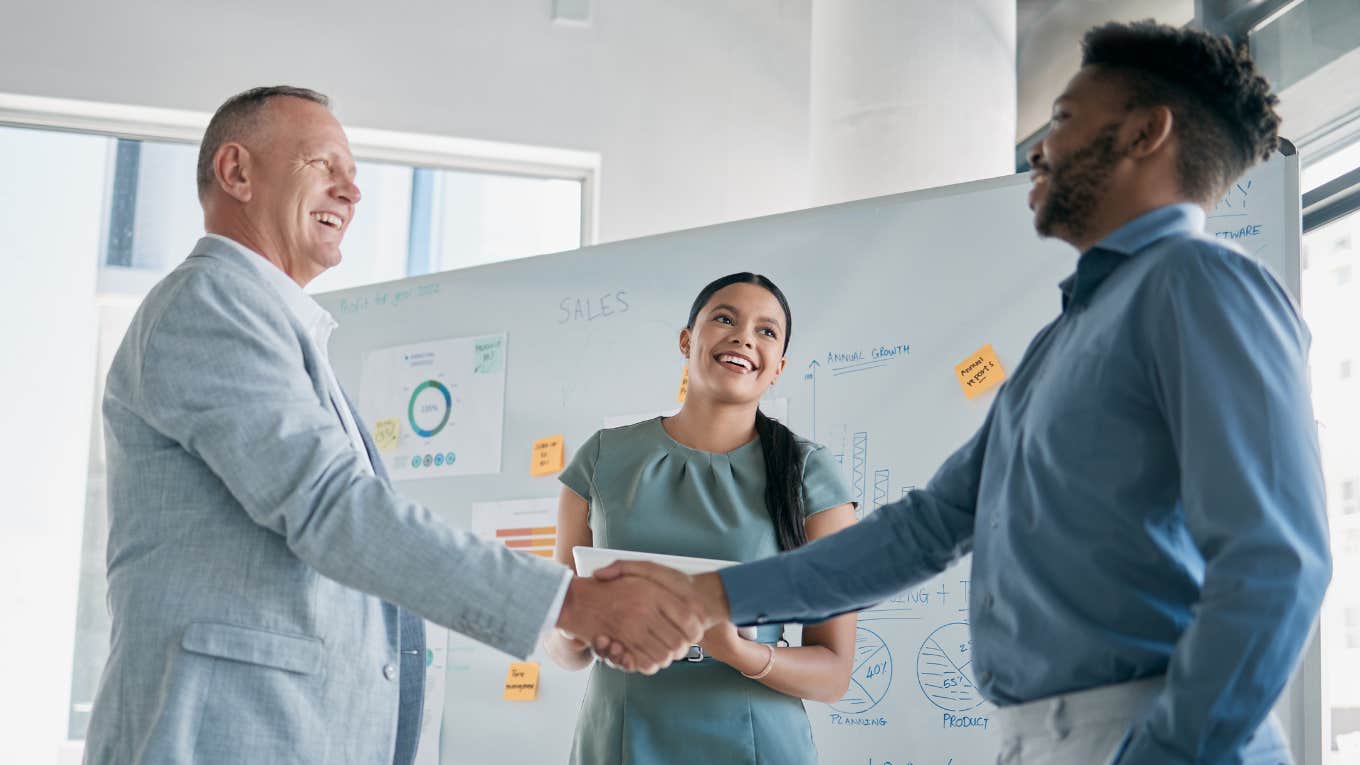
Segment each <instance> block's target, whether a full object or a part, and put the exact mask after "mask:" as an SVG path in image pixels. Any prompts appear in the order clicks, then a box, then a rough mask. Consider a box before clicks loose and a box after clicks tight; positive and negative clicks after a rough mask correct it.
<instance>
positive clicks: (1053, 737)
mask: <svg viewBox="0 0 1360 765" xmlns="http://www.w3.org/2000/svg"><path fill="white" fill-rule="evenodd" d="M1163 685H1165V678H1163V677H1155V678H1147V679H1144V680H1136V681H1134V682H1131V683H1121V684H1119V685H1106V686H1102V687H1099V688H1091V689H1088V690H1084V691H1077V692H1075V693H1066V694H1062V695H1060V696H1051V697H1049V698H1046V699H1039V700H1038V701H1031V702H1028V703H1025V704H1016V705H1013V706H1008V707H1001V708H999V709H997V710H996V712H995V713H994V714H993V719H994V720H996V722H997V728H998V729H999V731H1000V734H1001V752H1000V754H998V755H997V758H996V762H997V765H1107V764H1108V763H1110V762H1111V761H1112V759H1113V758H1114V756H1115V755H1116V754H1117V753H1118V750H1119V748H1120V745H1121V744H1122V743H1123V742H1124V736H1125V735H1126V734H1127V733H1128V732H1129V728H1130V726H1132V725H1133V724H1134V723H1135V722H1137V721H1138V720H1140V719H1142V718H1143V715H1144V714H1146V713H1147V711H1148V710H1149V708H1151V706H1152V705H1153V704H1154V703H1155V702H1156V699H1157V694H1158V693H1160V692H1161V690H1162V687H1163ZM1229 762H1233V763H1242V765H1292V763H1293V759H1292V757H1291V755H1290V753H1289V742H1288V741H1287V740H1286V739H1285V737H1284V731H1283V730H1282V729H1281V728H1280V723H1279V721H1277V720H1276V719H1275V716H1274V715H1273V714H1272V715H1270V716H1269V717H1267V718H1266V720H1265V722H1263V723H1261V727H1260V728H1257V730H1256V732H1255V733H1254V734H1252V736H1251V738H1250V739H1248V740H1247V743H1246V744H1244V745H1243V747H1242V749H1241V750H1240V751H1239V752H1238V753H1237V758H1236V759H1231V760H1229Z"/></svg>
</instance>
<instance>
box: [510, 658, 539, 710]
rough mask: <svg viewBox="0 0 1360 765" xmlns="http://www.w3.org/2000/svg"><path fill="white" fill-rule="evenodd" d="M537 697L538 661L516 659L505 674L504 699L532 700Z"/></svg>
mask: <svg viewBox="0 0 1360 765" xmlns="http://www.w3.org/2000/svg"><path fill="white" fill-rule="evenodd" d="M536 698H538V662H536V661H518V662H515V663H513V664H511V665H510V671H509V672H507V673H506V675H505V700H506V701H533V700H534V699H536Z"/></svg>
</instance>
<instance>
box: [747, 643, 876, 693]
mask: <svg viewBox="0 0 1360 765" xmlns="http://www.w3.org/2000/svg"><path fill="white" fill-rule="evenodd" d="M730 658H731V661H728V662H727V663H728V664H730V665H731V666H732V667H733V668H735V669H736V670H737V671H739V672H741V673H743V674H746V675H756V674H759V673H760V671H761V670H763V669H764V668H765V663H766V662H767V661H769V658H770V649H769V648H768V647H767V646H766V645H765V644H763V643H755V642H751V643H749V644H748V645H746V646H743V647H742V648H741V650H740V651H739V652H738V655H734V656H732V657H730ZM756 682H758V683H762V684H763V685H765V686H767V687H769V688H773V689H774V690H776V691H779V692H780V693H785V694H788V695H790V696H797V697H798V698H801V699H810V700H812V701H821V702H824V703H831V702H834V701H838V700H839V699H840V698H841V697H842V696H844V695H845V690H846V689H847V688H848V687H850V665H849V662H847V661H846V660H845V659H844V658H842V657H840V656H837V655H836V653H835V652H833V651H832V650H831V649H829V648H827V647H826V646H820V645H804V646H790V647H787V648H775V649H774V665H773V666H772V667H771V668H770V673H769V674H768V675H765V677H763V678H761V679H760V680H757V681H756Z"/></svg>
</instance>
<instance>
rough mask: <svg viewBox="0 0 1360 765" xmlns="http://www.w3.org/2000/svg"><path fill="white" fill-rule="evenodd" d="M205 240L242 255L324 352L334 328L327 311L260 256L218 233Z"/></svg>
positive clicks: (332, 319) (332, 318) (331, 318)
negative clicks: (210, 240) (212, 241)
mask: <svg viewBox="0 0 1360 765" xmlns="http://www.w3.org/2000/svg"><path fill="white" fill-rule="evenodd" d="M205 236H206V237H208V238H211V239H215V240H217V241H219V242H222V243H223V244H226V245H227V246H229V247H231V248H232V249H233V250H235V251H236V252H238V253H241V254H242V255H245V256H246V260H247V261H249V262H250V264H251V265H252V266H254V267H255V270H256V271H257V272H259V274H260V276H261V277H262V278H263V279H264V280H265V281H266V282H268V283H269V286H271V287H273V288H274V291H275V292H277V293H278V294H279V297H281V298H283V304H284V305H285V306H287V307H288V310H289V311H290V312H291V313H292V314H293V317H294V318H296V319H297V320H298V322H299V323H301V324H302V326H304V327H306V328H307V331H308V332H311V333H312V338H313V339H314V340H316V341H317V342H318V343H319V344H320V345H321V347H322V349H323V350H324V349H325V345H326V340H327V339H328V338H329V336H330V333H331V330H333V329H335V327H336V326H337V324H336V321H335V317H333V316H331V314H330V312H329V311H327V310H326V309H324V308H322V307H321V305H320V304H319V303H317V302H316V301H315V300H313V299H312V296H311V295H308V294H307V293H306V292H303V291H302V288H301V287H299V286H298V283H297V282H295V281H293V280H292V279H291V278H290V277H289V276H288V274H285V273H284V272H283V270H282V269H280V268H279V267H278V266H275V265H274V264H273V263H270V262H269V261H268V260H266V259H265V257H264V256H263V255H261V254H260V253H258V252H255V251H254V250H252V249H250V248H249V247H246V246H245V245H243V244H241V243H240V242H238V241H236V240H235V239H229V238H227V237H225V236H222V235H221V234H205Z"/></svg>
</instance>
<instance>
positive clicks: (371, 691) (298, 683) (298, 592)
mask: <svg viewBox="0 0 1360 765" xmlns="http://www.w3.org/2000/svg"><path fill="white" fill-rule="evenodd" d="M245 257H247V256H246V255H245V254H244V253H238V252H236V251H234V250H233V249H232V248H230V247H228V246H226V245H224V244H222V243H220V242H217V241H215V240H212V239H206V238H205V239H202V240H200V241H199V243H198V245H197V246H196V247H195V249H194V251H193V253H192V254H191V255H190V256H189V257H188V259H187V260H185V262H184V263H183V264H181V265H180V266H179V267H178V268H176V269H175V271H174V272H172V273H171V274H170V275H169V276H167V277H166V278H165V280H164V281H162V282H161V283H160V284H158V285H157V286H156V287H155V288H154V289H152V291H151V293H150V294H149V295H148V296H147V298H146V300H145V302H144V303H143V304H142V306H141V308H140V309H139V310H138V312H137V315H136V317H135V318H134V319H133V322H132V326H131V328H130V329H129V331H128V334H127V337H126V338H125V339H124V341H123V344H122V346H121V347H120V348H119V350H118V354H117V356H116V357H115V358H114V362H113V366H112V368H111V370H110V372H109V377H108V384H107V387H106V394H105V397H104V422H105V439H106V443H105V449H106V451H107V456H108V484H109V485H108V491H109V547H108V578H109V607H110V609H111V611H112V617H113V636H112V644H111V654H110V656H109V662H108V665H107V666H106V667H105V669H104V675H103V678H102V679H101V681H100V686H99V692H98V695H97V696H96V698H95V705H94V712H93V715H92V717H91V720H90V728H89V733H88V736H87V740H86V750H85V757H86V761H87V762H91V763H133V762H136V763H142V762H154V763H162V762H164V763H188V762H197V763H218V762H224V763H225V762H233V763H235V762H250V763H271V764H272V763H292V762H298V763H303V762H305V763H364V765H375V764H384V763H389V762H391V761H392V757H393V747H394V740H395V737H396V732H397V705H398V682H397V679H398V675H399V672H398V671H397V668H398V667H399V666H400V664H401V659H400V656H399V653H398V646H399V643H398V636H397V629H396V624H394V623H393V620H392V618H391V612H392V611H393V610H394V609H391V608H386V609H385V607H384V603H383V601H390V602H391V603H395V604H397V605H399V606H401V607H403V608H406V609H409V610H411V611H414V612H415V613H418V614H421V615H423V616H425V617H426V618H428V619H430V620H431V621H434V622H437V623H439V624H443V625H446V626H448V627H450V628H452V629H454V630H457V631H458V632H461V633H463V634H465V635H468V636H470V637H472V638H474V639H476V640H479V641H481V642H483V643H486V644H487V645H489V646H492V647H494V648H498V649H500V650H502V651H505V652H506V653H508V654H511V655H514V656H518V657H524V656H526V655H528V654H529V653H530V652H531V651H532V650H533V647H534V644H535V642H536V640H537V638H538V632H539V628H540V627H541V625H542V623H543V620H544V618H545V616H546V615H547V610H548V608H549V607H550V605H551V603H552V601H553V599H554V597H555V596H556V594H557V589H558V587H559V585H560V583H561V581H562V569H561V568H560V567H559V566H557V565H556V564H554V563H552V562H550V561H546V560H543V559H540V558H535V557H532V556H528V555H522V554H518V553H514V552H511V551H510V550H508V549H506V548H505V547H503V546H498V545H495V544H491V543H487V542H483V541H481V540H479V539H477V538H475V537H473V536H472V535H470V534H468V533H465V532H461V531H455V530H454V529H451V528H449V527H448V526H446V525H444V524H443V523H441V522H440V521H439V520H437V519H436V518H435V517H434V516H433V515H431V513H430V512H429V511H428V510H426V509H425V508H424V507H421V506H419V505H416V504H414V503H411V502H408V501H406V500H404V499H402V498H401V497H400V496H398V495H397V494H396V493H394V492H393V491H392V489H391V488H390V487H389V486H388V485H387V483H386V482H384V481H383V480H381V479H380V478H377V477H373V476H369V475H367V473H366V472H365V471H363V470H362V469H361V468H360V463H359V458H358V455H357V454H356V453H355V452H354V449H353V447H352V446H351V442H350V440H349V438H348V436H347V435H346V434H345V432H344V429H343V427H342V426H341V424H340V420H339V418H338V416H337V414H336V411H335V409H334V407H333V406H332V404H331V401H330V396H329V395H328V393H327V389H326V385H325V382H324V380H323V378H322V373H321V367H320V359H321V356H320V353H319V351H318V349H317V348H316V347H315V346H314V344H313V343H312V341H311V340H310V338H309V337H308V335H307V333H306V331H305V330H304V328H303V327H301V326H299V325H298V324H297V322H296V321H295V320H294V319H293V317H292V314H291V312H290V311H288V310H287V308H286V307H285V306H284V305H283V304H282V302H281V301H280V299H279V297H278V295H277V293H275V292H274V291H273V290H272V288H271V287H270V286H269V285H268V284H267V283H266V282H265V281H264V280H263V279H262V278H261V276H260V274H259V273H258V272H256V271H255V269H254V267H253V266H252V265H251V263H249V262H248V261H246V260H244V258H245ZM512 603H513V604H515V607H513V608H512V607H508V605H507V604H512Z"/></svg>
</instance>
